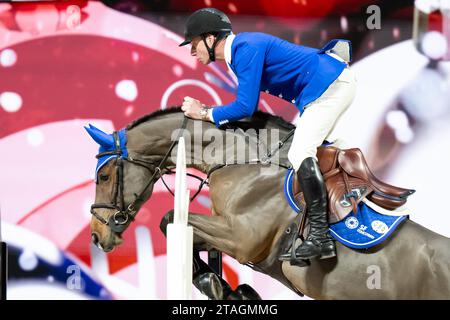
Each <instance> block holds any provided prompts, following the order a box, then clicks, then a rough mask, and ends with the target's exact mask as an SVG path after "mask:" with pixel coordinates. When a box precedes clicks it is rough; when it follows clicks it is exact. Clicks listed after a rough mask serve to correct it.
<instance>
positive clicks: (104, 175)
mask: <svg viewBox="0 0 450 320" xmlns="http://www.w3.org/2000/svg"><path fill="white" fill-rule="evenodd" d="M108 179H109V175H107V174H104V173H102V174H100V180H102V181H108Z"/></svg>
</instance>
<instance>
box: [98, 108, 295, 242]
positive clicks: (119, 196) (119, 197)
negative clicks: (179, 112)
mask: <svg viewBox="0 0 450 320" xmlns="http://www.w3.org/2000/svg"><path fill="white" fill-rule="evenodd" d="M187 120H188V118H187V117H184V118H183V123H182V125H181V128H180V129H179V132H178V135H177V137H176V139H175V140H174V141H173V142H172V144H171V145H170V148H169V150H168V151H167V153H166V154H165V155H164V157H163V158H162V159H161V161H160V162H159V164H158V165H155V162H153V161H144V160H140V159H133V158H132V157H127V156H124V155H123V152H122V149H121V147H120V137H119V134H118V132H117V131H115V132H114V133H113V137H114V145H115V150H113V151H106V152H101V153H99V154H97V155H96V158H100V157H103V156H107V155H116V156H117V158H116V173H117V179H116V182H115V185H114V193H113V195H114V196H113V199H114V203H95V204H93V205H92V206H91V214H92V215H93V216H94V217H95V218H96V219H97V220H98V221H100V222H101V223H102V224H104V225H107V226H109V228H110V229H111V231H113V232H116V233H119V234H120V233H122V232H123V231H125V229H126V228H127V227H128V225H129V224H130V223H131V222H132V221H134V219H135V217H136V215H137V213H138V210H137V209H138V208H139V205H140V204H142V203H143V202H144V201H145V199H144V194H145V192H146V191H147V190H148V188H149V187H150V186H151V185H152V184H154V183H156V182H157V181H158V180H159V179H160V178H161V181H162V182H163V184H164V186H165V187H166V188H167V190H168V191H169V192H170V193H171V194H172V195H174V193H173V192H172V190H170V188H169V186H168V185H167V184H166V183H165V181H164V179H163V175H164V174H168V173H174V172H173V171H171V170H170V169H168V168H165V164H166V162H167V159H168V158H169V155H170V153H171V152H172V150H173V148H175V146H176V145H177V143H178V141H179V139H180V137H181V135H182V134H183V131H184V129H186V126H187ZM293 134H294V129H292V130H291V131H290V132H289V133H288V134H287V135H286V136H285V137H284V138H283V139H282V140H280V141H278V144H277V146H276V147H275V148H274V149H273V150H270V149H268V150H267V153H266V155H265V156H264V157H263V158H262V160H257V161H252V162H246V164H251V163H253V164H270V163H272V164H275V165H277V166H279V167H283V168H285V169H290V168H291V167H290V166H286V165H283V164H281V163H274V162H272V161H271V160H270V159H271V158H272V156H273V155H274V154H275V153H276V152H278V151H279V150H280V149H281V147H282V146H283V145H284V144H285V143H286V141H287V140H289V138H290V137H291V136H292V135H293ZM124 161H127V162H130V163H132V164H135V165H139V166H142V167H144V168H146V169H147V170H149V171H150V172H152V168H151V167H154V172H153V174H152V176H151V178H150V180H149V181H148V182H147V184H146V185H145V187H144V188H143V189H142V191H141V192H140V193H139V194H136V193H135V194H134V195H135V199H134V200H133V201H132V202H131V203H130V204H129V205H128V206H126V205H125V199H124V192H123V189H124V183H123V162H124ZM230 165H235V164H218V165H216V166H214V167H213V168H211V169H210V170H209V171H208V173H207V175H206V178H204V179H203V178H200V177H198V176H196V175H194V174H191V173H187V175H188V176H191V177H194V178H196V179H198V180H200V181H201V183H200V184H199V187H198V190H197V191H196V192H195V194H194V195H193V196H192V197H191V198H190V201H192V200H193V199H195V197H196V196H197V195H198V194H199V193H200V191H201V190H202V188H203V187H204V186H205V185H208V180H209V176H210V175H211V174H212V173H213V172H215V171H217V170H219V169H221V168H224V167H228V166H230ZM98 208H103V209H114V210H116V212H115V213H114V214H113V215H111V216H110V217H109V219H108V220H106V219H105V218H103V217H101V216H100V215H99V214H98V213H97V212H95V209H98Z"/></svg>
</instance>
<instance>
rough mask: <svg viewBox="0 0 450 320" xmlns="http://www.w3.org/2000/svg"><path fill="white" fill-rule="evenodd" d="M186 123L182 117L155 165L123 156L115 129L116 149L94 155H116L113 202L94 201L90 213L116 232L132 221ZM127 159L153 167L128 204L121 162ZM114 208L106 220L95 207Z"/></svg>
mask: <svg viewBox="0 0 450 320" xmlns="http://www.w3.org/2000/svg"><path fill="white" fill-rule="evenodd" d="M186 125H187V118H186V117H184V118H183V123H182V125H181V129H180V131H179V132H178V136H177V138H176V139H175V140H174V141H173V142H172V144H171V145H170V148H169V150H168V151H167V153H166V154H165V155H164V157H163V158H162V160H161V161H160V162H159V164H158V165H157V166H156V165H155V163H154V162H151V161H144V160H137V159H133V158H131V157H126V156H123V154H122V150H121V148H120V138H119V134H118V133H117V131H115V132H114V133H113V136H114V145H115V148H116V150H114V151H107V152H101V153H99V154H97V155H96V158H100V157H103V156H106V155H117V159H116V165H115V166H116V175H117V179H116V183H115V185H114V193H113V194H114V196H113V199H114V202H113V203H95V204H93V205H92V206H91V214H92V215H93V216H94V217H95V218H96V219H97V220H98V221H100V222H101V223H102V224H104V225H107V226H109V228H110V229H111V230H112V231H113V232H116V233H119V234H120V233H122V232H123V231H125V229H126V228H127V226H128V224H129V223H131V221H133V220H134V219H135V217H136V215H137V213H138V210H137V208H139V205H140V204H141V203H143V202H144V198H143V196H144V194H145V192H146V191H147V190H148V188H149V187H150V186H151V185H153V184H154V183H156V182H157V181H158V179H159V178H161V177H162V176H163V173H162V171H163V169H164V165H165V164H166V162H167V159H168V158H169V155H170V153H171V152H172V150H173V148H174V147H175V146H176V144H177V143H178V141H179V139H180V137H181V135H182V134H183V130H184V129H186ZM124 161H128V162H130V163H132V164H135V165H139V166H141V167H144V168H146V169H147V170H149V171H150V172H152V171H153V170H152V167H154V171H153V175H152V177H151V178H150V180H149V181H148V183H147V184H146V185H145V187H144V188H143V189H142V191H141V192H140V193H139V194H136V193H135V194H134V195H135V197H136V198H135V199H134V200H133V202H131V203H130V204H129V205H128V206H126V204H125V198H124V193H123V189H124V183H123V162H124ZM99 208H102V209H114V210H116V212H115V213H114V214H113V215H111V216H110V217H109V219H108V221H107V220H105V219H104V218H103V217H101V216H100V215H99V214H98V213H97V212H96V211H95V209H99Z"/></svg>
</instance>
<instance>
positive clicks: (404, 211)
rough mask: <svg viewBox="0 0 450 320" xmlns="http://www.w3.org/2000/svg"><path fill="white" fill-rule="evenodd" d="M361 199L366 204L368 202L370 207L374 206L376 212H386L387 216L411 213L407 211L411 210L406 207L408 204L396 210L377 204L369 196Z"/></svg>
mask: <svg viewBox="0 0 450 320" xmlns="http://www.w3.org/2000/svg"><path fill="white" fill-rule="evenodd" d="M361 201H362V202H364V203H365V204H367V206H368V207H370V208H372V209H373V210H375V211H376V212H378V213H381V214H384V215H386V216H394V217H398V216H404V215H408V214H409V213H407V212H408V211H409V210H408V208H407V207H406V204H404V205H402V206H401V207H398V208H397V209H395V210H388V209H385V208H382V207H380V206H379V205H377V204H375V203H373V202H372V201H370V200H368V199H367V198H364V199H362V200H361Z"/></svg>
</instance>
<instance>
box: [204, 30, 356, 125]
mask: <svg viewBox="0 0 450 320" xmlns="http://www.w3.org/2000/svg"><path fill="white" fill-rule="evenodd" d="M326 53H334V54H337V55H338V56H339V57H341V58H342V59H341V61H340V60H338V59H335V58H333V57H332V56H330V55H328V54H326ZM350 60H351V44H350V41H348V40H340V39H334V40H332V41H330V42H329V43H328V44H327V45H326V46H325V47H323V48H322V49H321V50H318V49H314V48H309V47H305V46H300V45H296V44H293V43H290V42H288V41H285V40H283V39H280V38H277V37H275V36H271V35H268V34H264V33H257V32H244V33H239V34H237V35H236V36H235V38H234V40H233V42H232V44H231V64H230V65H229V67H230V68H231V70H232V71H233V72H234V74H235V75H236V76H237V80H238V89H237V98H236V100H235V101H233V102H232V103H230V104H227V105H224V106H217V107H215V108H213V111H212V112H213V113H212V116H213V118H214V122H215V124H216V125H217V126H220V125H222V124H224V123H227V122H229V121H235V120H240V119H242V118H245V117H249V116H251V115H252V114H253V113H254V112H255V111H256V109H257V107H258V101H259V95H260V92H261V91H265V92H267V93H270V94H272V95H274V96H278V97H280V98H282V99H284V100H287V101H290V102H292V103H294V104H295V105H296V107H297V108H298V109H299V110H300V112H303V109H304V107H305V106H306V105H308V104H309V103H311V102H313V101H314V100H316V99H317V98H319V97H320V96H321V95H322V94H323V93H324V92H325V91H326V89H327V88H328V87H329V86H330V84H331V83H333V81H334V80H335V79H336V78H337V77H338V76H339V75H340V74H341V72H342V70H344V68H345V67H346V66H347V63H346V62H349V61H350Z"/></svg>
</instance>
